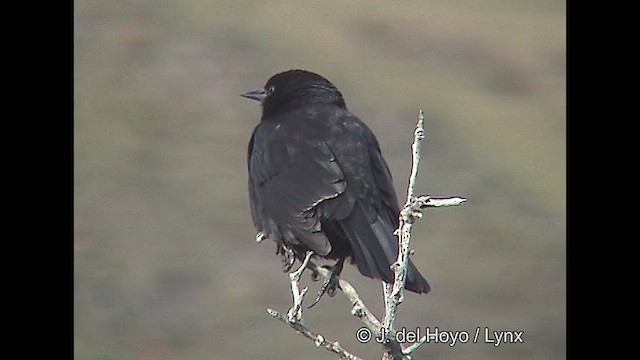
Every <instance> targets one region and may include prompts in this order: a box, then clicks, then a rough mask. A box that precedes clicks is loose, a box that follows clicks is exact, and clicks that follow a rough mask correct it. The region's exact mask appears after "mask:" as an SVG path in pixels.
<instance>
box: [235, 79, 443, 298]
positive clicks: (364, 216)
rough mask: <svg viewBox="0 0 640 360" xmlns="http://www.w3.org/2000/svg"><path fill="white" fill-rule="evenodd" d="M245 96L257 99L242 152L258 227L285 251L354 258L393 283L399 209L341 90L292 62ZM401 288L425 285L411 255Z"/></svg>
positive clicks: (372, 142)
mask: <svg viewBox="0 0 640 360" xmlns="http://www.w3.org/2000/svg"><path fill="white" fill-rule="evenodd" d="M243 96H245V97H247V98H250V99H254V100H257V101H260V102H261V103H262V107H263V113H262V118H261V121H260V123H259V124H258V126H257V127H256V128H255V130H254V132H253V135H252V137H251V140H250V142H249V151H248V172H249V200H250V205H251V215H252V218H253V222H254V224H255V226H256V229H257V230H258V231H259V232H262V233H264V234H265V235H266V236H267V237H268V238H270V239H272V240H274V241H275V242H276V243H277V244H278V251H279V252H281V253H282V252H284V249H285V248H290V249H292V250H293V252H294V253H295V255H296V257H297V258H301V257H304V254H305V252H306V251H307V250H313V251H314V252H315V254H316V255H318V256H321V257H324V258H327V259H344V258H349V257H350V258H351V260H352V263H354V264H355V265H356V266H357V267H358V270H359V271H360V273H362V274H363V275H365V276H368V277H371V278H376V279H381V280H383V281H385V282H393V273H392V271H391V270H390V268H389V266H390V264H392V263H393V262H394V261H395V259H396V257H397V251H398V243H397V237H396V236H395V235H393V232H394V230H395V229H396V228H397V227H398V214H399V211H400V209H399V206H398V200H397V198H396V194H395V190H394V188H393V184H392V179H391V173H390V172H389V168H388V167H387V164H386V162H385V160H384V158H383V157H382V154H381V153H380V146H379V144H378V141H377V140H376V138H375V136H374V135H373V133H372V132H371V130H370V129H369V128H368V127H367V126H366V125H365V124H364V123H363V122H362V121H361V120H360V119H358V118H357V117H356V116H355V115H353V114H351V113H350V112H349V111H348V110H347V108H346V105H345V102H344V100H343V98H342V95H341V93H340V92H339V91H338V89H336V88H335V87H334V86H333V85H332V84H331V83H330V82H329V81H328V80H326V79H325V78H323V77H321V76H320V75H317V74H314V73H311V72H307V71H303V70H290V71H287V72H284V73H280V74H277V75H275V76H273V77H272V78H271V79H269V81H268V82H267V84H266V85H265V87H264V89H258V90H254V91H251V92H248V93H246V94H243ZM406 288H407V289H408V290H410V291H413V292H417V293H426V292H428V291H429V290H430V287H429V284H428V283H427V281H426V280H425V279H424V278H423V277H422V275H420V273H419V272H418V270H417V269H416V267H415V266H414V265H413V263H411V262H410V263H409V267H408V274H407V281H406Z"/></svg>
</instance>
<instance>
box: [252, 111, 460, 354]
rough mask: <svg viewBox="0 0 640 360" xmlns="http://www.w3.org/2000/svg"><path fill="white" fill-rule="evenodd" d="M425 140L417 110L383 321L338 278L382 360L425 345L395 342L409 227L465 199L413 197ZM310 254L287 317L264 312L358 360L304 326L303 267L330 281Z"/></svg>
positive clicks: (294, 281)
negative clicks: (379, 345) (379, 340)
mask: <svg viewBox="0 0 640 360" xmlns="http://www.w3.org/2000/svg"><path fill="white" fill-rule="evenodd" d="M424 137H425V129H424V113H423V112H422V110H420V113H419V117H418V124H417V126H416V129H415V131H414V140H413V144H412V145H411V150H412V161H411V174H410V176H409V185H408V187H407V200H406V202H405V205H404V207H403V209H402V210H401V211H400V214H399V219H400V226H399V227H398V229H397V230H396V231H395V233H394V234H395V235H396V236H398V244H399V251H398V257H397V259H396V261H395V262H394V263H393V264H392V265H391V270H392V271H393V273H394V282H393V284H387V283H384V282H383V283H382V284H383V292H384V298H385V299H384V300H385V315H384V318H383V319H382V321H380V320H378V318H376V316H375V315H373V313H371V311H369V309H368V308H367V306H366V305H365V304H364V302H363V301H362V300H361V299H360V297H359V296H358V293H357V292H356V290H355V288H354V287H353V286H352V285H351V284H349V283H348V282H347V281H346V280H343V279H338V281H339V288H340V290H341V291H342V293H343V294H344V295H345V296H346V297H347V298H348V299H349V301H350V303H351V305H352V309H351V314H352V315H353V316H355V317H357V318H359V319H360V320H362V322H363V323H364V324H365V325H366V326H367V328H368V329H369V330H370V331H371V333H372V335H373V336H375V337H376V338H379V337H380V334H384V337H383V338H384V341H383V343H382V347H383V349H384V354H383V357H382V359H383V360H385V359H387V360H390V359H393V360H409V359H411V356H410V354H411V353H413V352H414V351H415V350H417V349H418V348H419V347H420V346H421V345H422V344H424V343H425V341H426V338H425V337H424V336H423V337H422V338H421V339H420V340H419V341H418V342H416V343H414V344H412V345H410V346H407V347H405V348H404V349H403V348H402V346H401V344H399V343H398V342H397V341H396V340H395V329H394V323H395V319H396V313H397V309H398V306H399V305H400V304H401V303H402V302H403V301H404V286H405V281H406V275H407V264H408V262H409V256H410V255H411V254H412V253H413V252H412V251H411V250H410V243H411V228H412V226H413V223H414V222H415V220H416V219H420V218H422V215H423V211H424V210H425V209H426V208H432V207H433V208H439V207H448V206H458V205H461V204H463V203H465V201H466V199H465V198H462V197H458V196H453V197H432V196H429V195H419V196H415V186H416V179H417V177H418V165H419V163H420V147H421V144H422V140H423V139H424ZM262 240H264V234H261V233H260V234H258V235H257V236H256V241H258V242H261V241H262ZM312 255H313V253H312V252H311V251H309V252H307V254H306V256H305V258H304V260H303V261H302V264H301V266H300V267H299V268H298V269H297V270H296V271H294V272H293V273H291V274H289V280H290V282H291V294H292V296H293V305H292V307H291V308H290V309H289V311H288V312H287V315H286V316H283V315H281V314H280V313H278V312H277V311H275V310H273V309H267V312H268V313H269V315H271V316H273V317H274V318H276V319H278V320H280V321H281V322H283V323H285V324H287V325H289V326H290V327H292V328H293V329H294V330H296V331H297V332H298V333H300V334H302V335H303V336H305V337H306V338H308V339H310V340H312V341H313V342H314V344H315V346H316V347H323V348H325V349H326V350H328V351H331V352H333V353H335V354H337V355H338V356H339V357H340V359H347V360H358V359H360V358H359V357H357V356H356V355H354V354H352V353H350V352H349V351H347V350H345V349H344V348H343V347H342V346H341V345H340V344H339V343H338V342H337V341H333V342H331V341H328V340H326V338H325V337H324V336H323V335H321V334H318V333H314V332H313V331H311V330H310V329H308V328H307V327H306V326H305V325H304V324H303V317H302V301H303V300H304V295H305V294H306V292H307V290H308V287H305V288H303V289H302V290H300V286H299V283H300V276H301V275H302V272H303V271H304V269H305V268H309V269H310V270H312V271H314V272H315V273H317V274H320V275H321V276H322V277H324V278H325V279H329V277H330V276H331V275H330V273H329V271H328V270H327V269H325V268H323V267H319V266H317V265H316V264H314V263H313V262H312V261H311V256H312Z"/></svg>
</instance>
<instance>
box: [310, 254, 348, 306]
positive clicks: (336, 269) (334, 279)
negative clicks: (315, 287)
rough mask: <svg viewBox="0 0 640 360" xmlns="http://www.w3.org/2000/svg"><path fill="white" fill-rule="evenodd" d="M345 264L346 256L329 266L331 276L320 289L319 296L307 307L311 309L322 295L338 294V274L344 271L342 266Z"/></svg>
mask: <svg viewBox="0 0 640 360" xmlns="http://www.w3.org/2000/svg"><path fill="white" fill-rule="evenodd" d="M343 266H344V258H342V259H339V260H338V261H337V262H336V263H335V265H333V266H331V267H330V268H329V277H328V278H327V279H325V281H324V283H323V284H322V287H321V288H320V291H318V297H316V299H315V300H314V301H313V303H312V304H311V305H309V306H308V307H307V309H311V308H312V307H314V306H315V305H316V304H317V303H318V301H320V299H321V298H322V295H324V294H325V293H327V294H329V296H331V297H333V296H334V295H335V294H336V289H337V288H338V276H340V273H341V272H342V268H343Z"/></svg>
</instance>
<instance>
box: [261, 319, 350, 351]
mask: <svg viewBox="0 0 640 360" xmlns="http://www.w3.org/2000/svg"><path fill="white" fill-rule="evenodd" d="M267 312H268V313H269V315H271V316H273V317H274V318H276V319H278V320H280V321H282V322H283V323H285V324H287V325H289V326H291V327H292V328H293V329H294V330H296V331H297V332H298V333H299V334H302V335H303V336H304V337H306V338H307V339H309V340H311V341H313V342H314V343H315V345H316V347H323V348H325V349H327V350H329V351H331V352H334V353H336V354H337V355H338V356H339V357H340V359H346V360H362V359H361V358H359V357H357V356H355V355H353V354H352V353H350V352H348V351H347V350H345V349H344V348H343V347H342V346H341V345H340V343H339V342H337V341H333V342H331V341H327V340H326V339H325V337H324V336H323V335H321V334H318V333H315V332H313V331H311V330H309V328H307V327H306V326H304V324H302V323H301V322H297V321H290V320H289V319H288V316H282V314H280V313H279V312H277V311H275V310H273V309H267Z"/></svg>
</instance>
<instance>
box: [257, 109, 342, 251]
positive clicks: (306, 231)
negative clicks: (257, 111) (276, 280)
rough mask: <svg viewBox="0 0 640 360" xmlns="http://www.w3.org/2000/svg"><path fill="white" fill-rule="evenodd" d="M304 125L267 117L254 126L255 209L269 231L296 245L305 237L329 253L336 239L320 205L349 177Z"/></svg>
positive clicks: (315, 247)
mask: <svg viewBox="0 0 640 360" xmlns="http://www.w3.org/2000/svg"><path fill="white" fill-rule="evenodd" d="M294 126H295V125H294ZM299 130H300V129H297V130H296V129H292V126H287V125H286V124H283V125H282V126H279V125H276V124H271V123H264V122H263V123H261V124H260V125H259V126H258V127H257V128H256V130H255V131H254V134H253V136H252V140H251V143H250V149H249V152H250V153H249V161H248V162H249V163H248V166H249V196H250V202H251V209H252V215H253V219H254V223H255V224H256V227H258V229H261V230H262V231H264V232H266V233H267V235H270V234H274V235H275V236H276V237H277V238H278V237H283V238H284V239H285V240H286V241H287V243H288V244H290V245H296V244H298V243H299V242H301V243H302V244H301V245H305V246H306V247H308V248H309V249H311V250H313V251H314V252H315V253H316V254H318V255H322V256H324V255H327V254H328V253H329V252H330V251H331V244H330V243H329V240H328V239H327V237H326V236H325V234H324V233H323V232H322V231H321V230H322V229H321V223H320V218H321V214H319V212H318V206H317V205H318V204H320V203H321V202H322V201H324V200H327V199H333V198H335V197H337V196H338V195H340V194H342V193H343V192H344V190H345V188H346V183H345V178H344V174H343V172H342V170H341V169H340V167H339V166H338V164H337V163H336V158H335V156H334V154H333V153H332V151H331V149H330V148H329V146H328V145H327V143H326V142H324V141H322V140H318V139H317V138H313V137H310V136H304V134H301V133H300V132H299ZM303 131H304V130H303Z"/></svg>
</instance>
